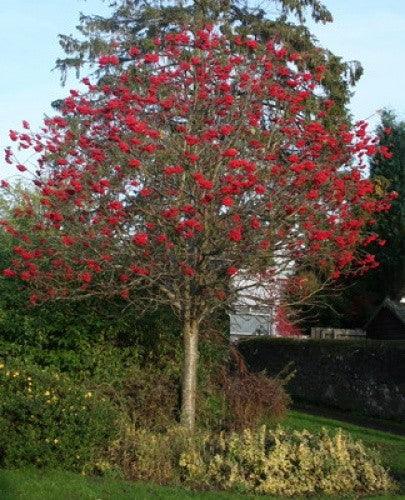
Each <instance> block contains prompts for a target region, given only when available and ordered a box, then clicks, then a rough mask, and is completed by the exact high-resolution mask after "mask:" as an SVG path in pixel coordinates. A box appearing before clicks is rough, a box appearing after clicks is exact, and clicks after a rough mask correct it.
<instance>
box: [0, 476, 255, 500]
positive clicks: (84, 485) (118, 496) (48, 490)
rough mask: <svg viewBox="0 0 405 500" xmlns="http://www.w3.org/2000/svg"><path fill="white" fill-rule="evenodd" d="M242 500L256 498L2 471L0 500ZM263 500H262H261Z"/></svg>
mask: <svg viewBox="0 0 405 500" xmlns="http://www.w3.org/2000/svg"><path fill="white" fill-rule="evenodd" d="M152 498H153V499H157V500H184V499H189V498H190V499H193V500H199V499H204V500H205V499H206V500H210V499H212V500H214V499H218V500H242V499H243V500H246V499H256V498H259V497H254V496H242V495H234V494H227V493H222V492H204V493H198V492H189V491H187V490H185V489H182V488H170V487H163V486H155V485H151V484H141V483H130V482H128V481H120V480H112V479H107V478H103V479H95V478H88V477H83V476H80V475H79V474H73V473H70V472H62V471H51V472H49V471H44V472H40V471H35V470H2V471H0V499H1V500H23V499H24V500H150V499H152ZM261 498H263V497H261Z"/></svg>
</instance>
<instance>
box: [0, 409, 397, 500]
mask: <svg viewBox="0 0 405 500" xmlns="http://www.w3.org/2000/svg"><path fill="white" fill-rule="evenodd" d="M283 426H285V427H288V428H290V429H304V428H305V429H308V430H311V431H316V430H319V429H320V428H321V427H325V428H327V429H331V430H333V429H337V428H338V427H341V428H343V429H344V430H345V431H347V432H350V434H352V435H353V436H354V437H355V438H358V439H362V440H363V441H364V442H365V443H367V445H368V446H372V447H375V448H377V449H378V450H379V451H380V453H381V455H382V458H383V460H384V463H385V465H386V466H387V467H389V468H390V470H391V471H392V474H393V475H394V476H395V477H396V479H397V480H398V481H399V482H400V484H401V491H400V493H399V494H398V495H386V496H379V497H367V499H371V498H378V499H380V500H383V499H385V500H388V499H399V498H404V499H405V436H404V435H402V436H401V435H395V434H391V433H389V432H383V431H381V430H375V429H370V428H367V427H361V426H359V425H353V424H352V423H347V422H343V421H338V420H334V419H331V418H325V417H322V416H319V415H312V414H309V413H305V412H302V411H291V412H290V413H289V415H288V417H287V419H286V420H285V421H284V422H283ZM150 498H154V499H158V500H159V499H160V500H184V499H188V498H191V499H194V500H197V499H198V500H199V499H201V500H209V499H214V498H215V499H218V500H221V499H223V500H242V499H243V500H249V499H257V500H259V499H262V500H265V499H266V498H273V499H274V498H275V497H266V496H260V497H259V496H253V495H237V494H232V493H220V492H201V493H199V492H189V491H186V490H184V489H180V488H169V487H159V486H154V485H151V484H140V483H129V482H125V481H119V480H112V479H109V478H100V479H94V478H87V477H83V476H80V475H78V474H72V473H67V472H62V471H51V472H38V471H34V470H2V471H0V499H1V500H55V499H58V500H148V499H150ZM317 498H318V499H320V498H321V497H317ZM322 498H325V497H322ZM328 498H329V499H330V498H331V497H328Z"/></svg>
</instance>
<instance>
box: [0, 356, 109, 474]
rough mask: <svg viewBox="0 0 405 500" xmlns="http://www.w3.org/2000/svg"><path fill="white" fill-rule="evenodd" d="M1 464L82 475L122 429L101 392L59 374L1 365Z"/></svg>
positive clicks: (27, 367)
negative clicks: (32, 466) (79, 472)
mask: <svg viewBox="0 0 405 500" xmlns="http://www.w3.org/2000/svg"><path fill="white" fill-rule="evenodd" d="M0 367H1V368H0V387H1V398H0V464H1V466H2V467H22V466H27V465H35V466H38V467H58V468H59V467H63V468H66V469H69V470H75V471H82V470H83V468H84V467H85V466H86V465H87V464H89V463H92V462H93V461H94V460H96V459H97V457H98V455H100V454H101V452H102V451H103V449H104V448H105V447H107V446H108V443H109V442H110V441H111V439H112V438H113V436H114V434H115V433H116V429H117V428H118V425H117V423H115V422H117V420H118V413H117V411H116V410H115V408H114V407H113V405H112V404H111V403H110V402H109V401H108V400H107V399H106V398H103V397H102V396H100V395H98V394H97V392H93V391H90V390H88V389H86V388H85V387H84V386H83V385H77V384H76V383H74V382H73V381H72V380H71V379H70V378H69V377H68V376H67V375H65V374H63V373H61V372H58V371H56V370H54V369H53V370H46V369H41V368H39V367H36V366H25V367H20V366H19V365H18V364H14V365H13V364H11V365H4V363H1V364H0Z"/></svg>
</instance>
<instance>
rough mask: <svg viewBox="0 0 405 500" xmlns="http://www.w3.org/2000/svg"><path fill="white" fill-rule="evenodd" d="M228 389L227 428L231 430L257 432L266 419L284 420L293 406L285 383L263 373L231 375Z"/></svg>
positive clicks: (226, 389) (226, 388) (227, 378)
mask: <svg viewBox="0 0 405 500" xmlns="http://www.w3.org/2000/svg"><path fill="white" fill-rule="evenodd" d="M224 389H225V398H226V401H227V402H228V414H227V418H226V427H227V429H231V430H240V431H241V430H244V429H247V428H249V429H255V428H257V427H258V426H259V425H260V424H261V423H263V422H264V421H265V420H272V421H277V420H280V419H281V418H282V417H283V416H284V415H285V414H286V412H287V409H288V406H289V403H290V400H289V397H288V395H287V393H286V392H285V390H284V387H283V385H282V383H281V382H280V381H279V380H277V379H274V378H270V377H267V376H265V375H264V374H263V373H259V374H255V373H249V372H248V373H245V374H243V375H233V376H228V377H226V379H225V383H224Z"/></svg>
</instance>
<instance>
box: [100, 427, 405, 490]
mask: <svg viewBox="0 0 405 500" xmlns="http://www.w3.org/2000/svg"><path fill="white" fill-rule="evenodd" d="M109 461H110V463H111V467H112V466H117V465H118V466H119V467H120V468H121V469H122V470H123V472H124V474H125V476H126V477H127V478H129V479H134V480H145V481H153V482H157V483H160V484H168V483H170V484H183V485H186V486H188V487H192V488H195V489H223V490H238V491H241V492H246V493H247V492H250V493H258V494H273V495H283V496H292V497H296V496H299V495H308V494H347V493H356V494H363V493H378V492H383V491H390V490H394V489H395V487H396V485H395V483H394V482H393V481H392V480H391V478H390V477H389V475H388V473H387V471H386V470H385V469H384V468H383V467H382V466H381V465H380V461H379V458H378V456H377V455H376V454H375V453H374V452H372V451H370V450H367V449H366V448H364V446H363V444H362V443H361V442H359V441H353V440H352V439H351V438H349V436H347V435H346V434H343V433H342V432H338V433H337V434H335V435H330V434H328V433H327V432H326V431H325V430H323V431H322V432H321V433H319V434H310V433H309V432H307V431H302V432H297V431H295V432H290V431H289V432H286V431H284V430H282V429H281V428H278V429H277V430H275V431H272V430H268V429H266V427H265V426H262V427H261V428H260V429H258V430H255V431H253V430H250V429H246V430H245V431H243V432H242V433H236V432H232V433H230V434H229V433H228V434H227V433H224V432H221V433H209V432H207V431H200V432H196V433H195V434H194V435H193V436H191V435H190V434H188V433H187V432H186V431H184V430H182V429H181V428H179V427H175V428H172V429H169V430H168V431H167V432H165V433H160V434H156V433H153V432H150V431H146V430H139V429H135V428H133V427H132V428H131V427H126V428H125V429H124V430H123V432H122V434H121V436H120V438H119V439H118V440H116V441H115V442H114V444H113V446H112V447H111V449H110V452H109Z"/></svg>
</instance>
